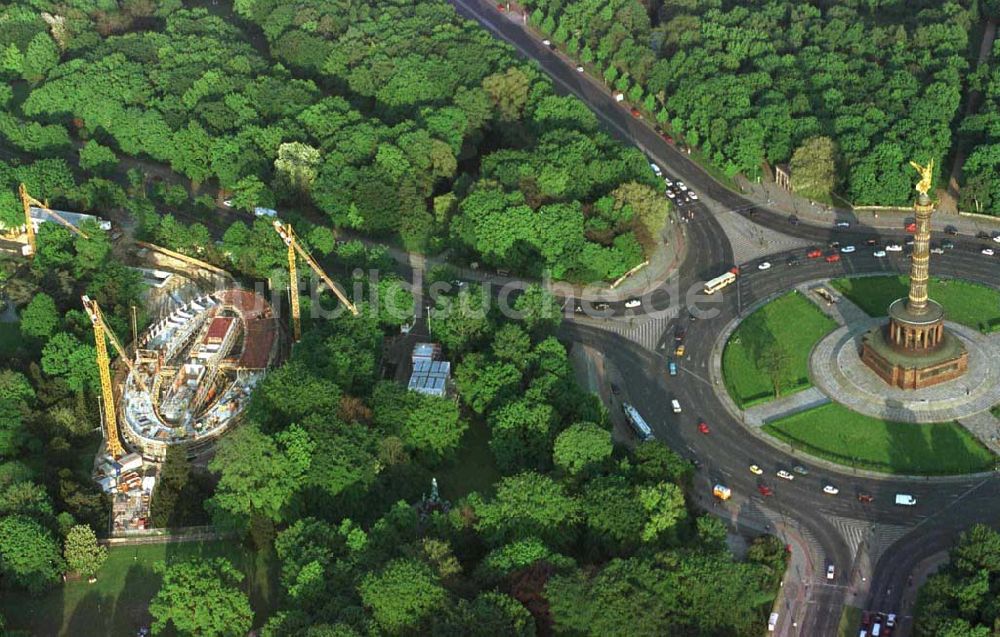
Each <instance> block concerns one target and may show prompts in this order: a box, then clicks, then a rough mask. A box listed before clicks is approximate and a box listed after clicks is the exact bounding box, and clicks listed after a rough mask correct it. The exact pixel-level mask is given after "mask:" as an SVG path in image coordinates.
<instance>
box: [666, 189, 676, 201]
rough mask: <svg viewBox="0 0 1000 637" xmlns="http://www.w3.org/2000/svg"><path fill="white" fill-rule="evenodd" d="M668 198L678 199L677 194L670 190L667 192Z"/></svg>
mask: <svg viewBox="0 0 1000 637" xmlns="http://www.w3.org/2000/svg"><path fill="white" fill-rule="evenodd" d="M667 196H668V197H670V198H671V199H676V198H677V195H675V194H674V193H673V192H672V191H670V190H668V191H667Z"/></svg>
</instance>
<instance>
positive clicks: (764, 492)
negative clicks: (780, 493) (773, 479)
mask: <svg viewBox="0 0 1000 637" xmlns="http://www.w3.org/2000/svg"><path fill="white" fill-rule="evenodd" d="M757 490H758V491H760V494H761V495H763V496H770V495H774V489H772V488H771V487H769V486H767V485H766V484H761V485H759V486H758V487H757Z"/></svg>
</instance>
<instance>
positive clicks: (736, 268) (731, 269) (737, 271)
mask: <svg viewBox="0 0 1000 637" xmlns="http://www.w3.org/2000/svg"><path fill="white" fill-rule="evenodd" d="M729 271H730V272H732V273H733V274H735V275H737V276H738V275H739V273H740V266H738V265H734V266H733V267H731V268H729Z"/></svg>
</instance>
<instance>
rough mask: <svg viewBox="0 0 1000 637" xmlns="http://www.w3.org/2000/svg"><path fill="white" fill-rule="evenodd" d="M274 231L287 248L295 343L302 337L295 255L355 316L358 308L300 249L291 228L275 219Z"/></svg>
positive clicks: (314, 260) (307, 252) (300, 245)
mask: <svg viewBox="0 0 1000 637" xmlns="http://www.w3.org/2000/svg"><path fill="white" fill-rule="evenodd" d="M274 229H275V230H276V231H277V233H278V235H279V236H281V239H282V240H283V241H284V242H285V245H286V246H288V281H289V288H290V292H291V306H292V334H293V336H294V338H295V341H296V342H297V341H298V340H299V339H300V338H301V337H302V323H301V314H300V309H299V293H298V285H297V284H298V280H299V277H298V267H297V265H296V262H295V255H296V253H297V254H298V255H299V256H301V257H302V260H303V261H305V262H306V263H308V264H309V267H310V268H312V271H313V272H315V273H316V276H318V277H319V278H320V279H322V281H323V283H325V284H326V286H327V287H328V288H330V289H331V290H332V291H333V293H334V295H336V297H337V299H338V300H339V301H340V302H341V303H343V304H344V306H345V307H347V309H348V310H350V311H351V314H353V315H354V316H357V315H358V308H357V307H356V306H355V305H354V304H353V303H351V302H350V300H348V298H347V297H346V296H345V295H344V293H343V292H342V291H341V290H340V286H338V285H337V284H336V283H334V282H333V280H332V279H330V277H329V276H327V274H326V272H324V271H323V268H322V267H320V265H319V263H317V261H316V259H314V258H313V257H312V255H311V254H309V251H308V250H306V249H305V248H304V247H302V244H300V243H299V241H298V239H297V238H296V236H295V231H294V230H292V226H290V225H288V224H285V223H281V221H280V220H278V219H275V220H274Z"/></svg>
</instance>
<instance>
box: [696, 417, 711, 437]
mask: <svg viewBox="0 0 1000 637" xmlns="http://www.w3.org/2000/svg"><path fill="white" fill-rule="evenodd" d="M698 431H700V432H701V433H703V434H708V433H710V432H711V429H709V428H708V423H707V422H705V421H704V420H702V421H701V422H700V423H698Z"/></svg>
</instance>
